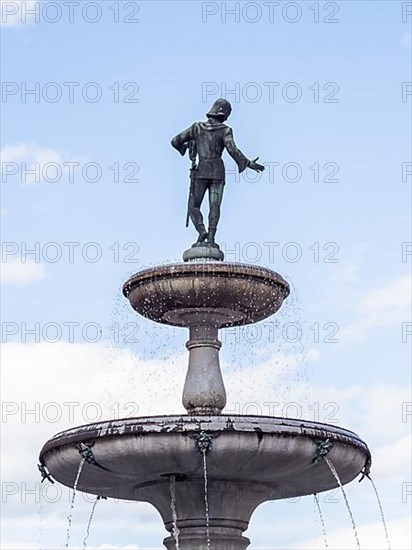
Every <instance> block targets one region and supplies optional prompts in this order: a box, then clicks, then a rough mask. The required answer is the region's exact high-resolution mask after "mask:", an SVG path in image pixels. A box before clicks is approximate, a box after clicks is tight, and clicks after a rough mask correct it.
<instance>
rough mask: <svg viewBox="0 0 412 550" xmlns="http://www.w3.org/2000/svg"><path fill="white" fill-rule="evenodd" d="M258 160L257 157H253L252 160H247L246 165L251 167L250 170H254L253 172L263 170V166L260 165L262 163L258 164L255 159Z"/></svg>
mask: <svg viewBox="0 0 412 550" xmlns="http://www.w3.org/2000/svg"><path fill="white" fill-rule="evenodd" d="M257 160H259V157H256V158H255V159H253V160H250V161H249V164H248V167H249V168H250V169H251V170H254V171H255V172H263V170H264V169H265V167H264V166H263V165H262V164H258V163H257V162H256V161H257Z"/></svg>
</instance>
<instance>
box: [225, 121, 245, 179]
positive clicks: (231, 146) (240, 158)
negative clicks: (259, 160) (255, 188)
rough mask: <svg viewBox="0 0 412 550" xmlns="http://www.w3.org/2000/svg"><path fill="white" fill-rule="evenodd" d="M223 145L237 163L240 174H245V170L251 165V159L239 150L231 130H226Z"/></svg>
mask: <svg viewBox="0 0 412 550" xmlns="http://www.w3.org/2000/svg"><path fill="white" fill-rule="evenodd" d="M223 143H224V145H225V147H226V150H227V152H228V153H229V155H230V156H231V157H232V159H233V160H234V161H235V162H236V164H237V167H238V170H239V173H241V172H243V170H245V169H246V168H247V166H248V164H249V159H248V158H247V157H246V156H245V155H244V154H243V153H242V151H241V150H240V149H238V148H237V146H236V143H235V140H234V138H233V131H232V129H231V128H228V129H227V130H226V132H225V135H224V138H223Z"/></svg>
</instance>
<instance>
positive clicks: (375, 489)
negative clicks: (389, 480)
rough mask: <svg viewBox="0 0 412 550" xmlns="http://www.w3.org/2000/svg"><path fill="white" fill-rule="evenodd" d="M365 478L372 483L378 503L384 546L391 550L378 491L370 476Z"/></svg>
mask: <svg viewBox="0 0 412 550" xmlns="http://www.w3.org/2000/svg"><path fill="white" fill-rule="evenodd" d="M367 477H368V479H369V481H370V482H371V483H372V487H373V490H374V492H375V495H376V500H377V501H378V506H379V510H380V513H381V518H382V523H383V528H384V530H385V537H386V544H387V545H388V550H391V541H390V540H389V534H388V528H387V525H386V520H385V514H384V513H383V506H382V502H381V499H380V498H379V493H378V489H377V488H376V485H375V483H374V481H373V479H372V478H371V477H370V475H368V476H367Z"/></svg>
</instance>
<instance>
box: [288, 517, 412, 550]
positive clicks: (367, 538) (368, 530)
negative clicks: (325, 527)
mask: <svg viewBox="0 0 412 550" xmlns="http://www.w3.org/2000/svg"><path fill="white" fill-rule="evenodd" d="M387 527H388V532H389V539H390V541H391V545H392V548H396V550H401V549H405V550H407V549H409V548H410V544H411V521H410V518H409V517H403V518H399V519H396V520H393V521H390V522H388V524H387ZM357 531H358V535H359V541H360V545H361V548H362V550H386V549H387V544H386V538H385V533H384V529H383V525H382V523H381V522H380V523H369V524H366V525H360V526H358V528H357ZM326 538H327V542H328V546H329V548H331V549H335V550H338V549H339V550H348V549H349V548H356V544H355V539H354V533H353V530H352V529H350V528H347V529H335V530H333V531H331V532H328V531H327V537H326ZM324 547H325V544H324V542H323V538H322V537H318V538H315V539H310V540H302V541H301V542H300V543H299V544H296V545H293V548H296V549H299V550H305V549H308V550H309V549H310V550H313V549H314V548H324Z"/></svg>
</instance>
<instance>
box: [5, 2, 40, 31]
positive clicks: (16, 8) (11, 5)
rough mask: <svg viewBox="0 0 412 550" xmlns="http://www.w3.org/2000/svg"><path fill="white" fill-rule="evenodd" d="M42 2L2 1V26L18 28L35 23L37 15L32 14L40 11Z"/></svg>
mask: <svg viewBox="0 0 412 550" xmlns="http://www.w3.org/2000/svg"><path fill="white" fill-rule="evenodd" d="M40 2H41V0H40V1H39V0H12V1H11V0H0V11H1V20H0V21H1V25H3V26H5V27H18V26H20V25H23V24H31V23H33V22H34V21H35V15H30V13H32V12H33V11H34V10H36V11H38V9H39V4H40ZM25 14H27V15H25Z"/></svg>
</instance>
